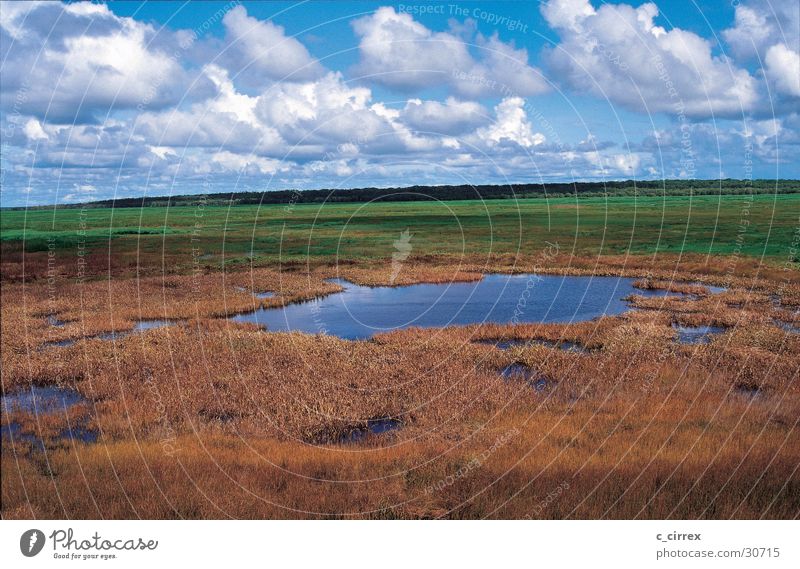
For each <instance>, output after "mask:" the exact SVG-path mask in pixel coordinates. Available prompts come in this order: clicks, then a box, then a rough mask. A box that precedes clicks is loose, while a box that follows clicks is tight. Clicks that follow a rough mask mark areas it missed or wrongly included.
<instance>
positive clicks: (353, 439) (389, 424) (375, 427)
mask: <svg viewBox="0 0 800 569" xmlns="http://www.w3.org/2000/svg"><path fill="white" fill-rule="evenodd" d="M401 426H402V423H401V422H400V421H398V420H397V419H390V418H388V417H385V418H383V419H371V420H369V421H367V426H366V427H359V428H357V429H352V430H351V431H350V432H348V433H347V434H346V435H344V436H343V437H341V438H340V439H339V440H338V441H337V442H338V443H341V444H347V443H359V442H362V441H363V440H364V439H366V438H367V437H368V436H371V435H382V434H383V433H388V432H390V431H395V430H397V429H399V428H400V427H401Z"/></svg>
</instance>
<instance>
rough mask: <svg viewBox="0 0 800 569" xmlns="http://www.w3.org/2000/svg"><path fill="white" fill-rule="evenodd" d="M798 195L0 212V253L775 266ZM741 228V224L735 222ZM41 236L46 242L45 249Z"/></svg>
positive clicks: (785, 249)
mask: <svg viewBox="0 0 800 569" xmlns="http://www.w3.org/2000/svg"><path fill="white" fill-rule="evenodd" d="M798 212H800V195H797V194H789V195H757V196H751V197H748V196H734V195H729V196H694V197H691V196H675V197H666V198H629V197H616V198H580V199H575V198H558V199H551V200H543V199H530V200H520V201H513V200H492V201H486V202H480V201H451V202H405V203H397V202H395V203H392V202H372V203H357V204H327V205H323V206H319V205H296V206H294V207H290V206H289V207H287V206H285V205H267V206H260V207H259V206H232V207H227V206H206V207H202V206H198V207H170V208H167V207H147V208H117V209H114V210H112V209H99V208H98V209H85V210H81V209H58V210H45V209H39V210H29V211H23V210H3V211H2V223H1V230H0V238H2V243H3V251H4V253H7V254H14V253H17V254H18V253H19V252H21V250H22V246H23V245H22V244H23V240H24V243H25V245H24V247H25V250H26V252H28V253H32V252H37V251H45V250H47V248H48V244H50V245H51V248H54V249H55V250H65V249H70V248H75V247H77V246H78V244H79V243H81V242H83V243H85V245H86V248H87V249H88V250H89V251H91V250H95V251H104V252H105V251H110V252H111V253H112V254H113V255H114V256H115V257H119V256H123V257H124V256H128V257H130V256H131V255H133V256H138V258H139V260H140V261H144V260H145V259H146V257H148V256H151V255H158V256H159V261H160V260H161V259H160V257H161V256H162V255H163V256H164V259H165V261H166V262H167V263H171V264H174V265H175V266H176V267H178V268H180V267H188V266H190V265H191V263H192V262H193V260H194V259H196V258H200V259H202V261H203V263H204V264H207V265H214V264H217V263H218V262H219V261H220V260H221V259H223V258H224V259H225V262H226V263H239V262H249V261H250V260H251V259H252V258H254V260H255V261H256V262H258V263H261V262H263V263H270V262H274V261H276V260H277V259H278V258H280V259H282V260H284V261H288V260H298V259H305V258H307V257H311V258H312V259H318V260H319V259H323V258H324V259H328V260H333V259H334V257H335V256H338V259H340V260H341V259H369V258H387V257H390V256H391V254H392V252H393V251H394V250H395V249H394V245H393V243H394V241H395V240H396V239H398V237H399V235H400V233H401V232H403V231H405V230H409V231H410V232H411V234H412V235H413V237H412V239H411V244H412V246H413V254H414V255H415V256H416V255H424V254H456V255H458V254H460V253H462V251H463V252H465V253H478V254H485V253H488V252H490V251H491V252H495V253H514V252H517V251H520V252H524V253H532V252H535V251H537V250H540V249H542V248H544V247H546V242H548V241H549V242H555V243H558V244H559V247H560V249H561V251H562V252H573V253H574V254H576V255H586V256H594V255H598V254H621V253H632V254H652V253H656V252H658V253H680V252H685V253H699V254H703V255H705V254H714V255H731V254H739V255H742V256H751V257H759V258H760V257H766V258H768V259H775V260H785V259H786V258H787V255H789V251H790V246H791V243H792V239H793V235H794V233H795V232H796V231H798ZM743 220H744V223H746V225H743ZM48 239H51V240H52V241H51V242H48Z"/></svg>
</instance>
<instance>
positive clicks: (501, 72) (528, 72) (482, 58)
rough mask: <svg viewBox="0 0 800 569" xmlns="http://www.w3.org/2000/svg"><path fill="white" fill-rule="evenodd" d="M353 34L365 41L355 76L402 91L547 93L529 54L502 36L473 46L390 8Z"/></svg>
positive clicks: (360, 23) (363, 21)
mask: <svg viewBox="0 0 800 569" xmlns="http://www.w3.org/2000/svg"><path fill="white" fill-rule="evenodd" d="M353 30H354V31H355V33H356V36H358V38H359V39H360V42H359V46H358V49H359V55H360V61H359V63H358V65H357V67H356V72H357V73H359V74H361V75H362V76H363V77H364V79H365V80H367V81H370V82H373V83H376V84H381V85H386V86H388V87H392V88H394V89H398V90H402V91H414V90H419V89H424V88H426V87H430V86H433V85H449V86H450V88H451V89H452V90H453V91H454V92H456V93H457V94H459V95H462V96H470V97H477V96H481V95H485V94H491V93H492V92H494V95H495V96H497V92H498V90H501V89H505V90H506V91H510V92H513V93H514V94H516V95H519V96H529V95H535V94H539V93H542V92H545V91H546V90H547V89H548V85H547V83H546V81H545V80H544V79H543V77H542V76H541V74H540V73H539V71H538V70H536V69H535V68H533V67H531V66H530V65H529V64H528V54H527V51H525V50H524V49H515V48H514V47H513V46H511V45H508V44H505V43H503V42H502V41H500V40H499V39H498V38H497V36H494V37H492V38H489V39H486V38H483V37H478V38H476V42H475V45H473V46H470V45H469V44H468V43H467V42H465V41H464V39H463V38H462V37H459V36H458V35H454V34H453V33H450V32H434V31H432V30H430V29H429V28H427V27H425V26H424V25H422V24H421V23H419V22H417V21H416V20H414V18H413V17H412V16H411V15H410V14H406V13H397V12H395V10H394V8H391V7H383V8H379V9H378V10H376V11H375V13H374V14H371V15H369V16H365V17H363V18H359V19H357V20H355V21H354V22H353ZM470 47H472V50H473V51H474V52H475V53H476V55H475V56H473V55H472V53H471V50H470Z"/></svg>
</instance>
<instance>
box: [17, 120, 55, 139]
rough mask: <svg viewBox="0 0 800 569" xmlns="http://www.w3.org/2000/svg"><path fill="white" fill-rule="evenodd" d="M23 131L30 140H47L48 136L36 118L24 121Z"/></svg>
mask: <svg viewBox="0 0 800 569" xmlns="http://www.w3.org/2000/svg"><path fill="white" fill-rule="evenodd" d="M23 132H25V136H27V137H28V140H31V141H36V140H47V139H48V138H49V137H48V136H47V133H46V132H45V131H44V129H43V128H42V125H41V123H40V122H39V121H37V120H36V119H28V122H26V123H25V126H24V127H23Z"/></svg>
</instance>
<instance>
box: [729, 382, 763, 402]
mask: <svg viewBox="0 0 800 569" xmlns="http://www.w3.org/2000/svg"><path fill="white" fill-rule="evenodd" d="M733 391H734V392H735V393H737V394H738V395H744V396H745V397H749V398H753V397H757V396H759V395H761V388H760V387H759V386H758V385H754V384H752V383H737V384H736V387H734V388H733Z"/></svg>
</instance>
